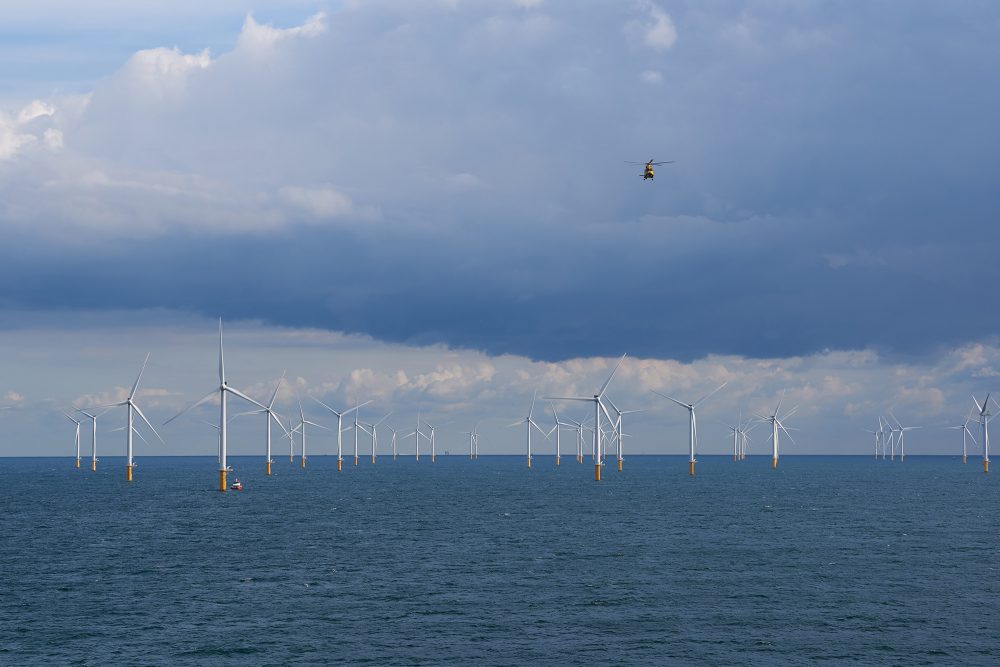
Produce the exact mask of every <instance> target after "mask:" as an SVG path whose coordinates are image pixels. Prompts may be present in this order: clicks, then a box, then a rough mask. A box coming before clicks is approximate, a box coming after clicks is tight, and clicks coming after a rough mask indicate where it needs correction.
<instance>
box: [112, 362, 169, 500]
mask: <svg viewBox="0 0 1000 667" xmlns="http://www.w3.org/2000/svg"><path fill="white" fill-rule="evenodd" d="M147 363H149V354H148V353H147V354H146V359H145V361H143V362H142V368H140V369H139V375H137V376H136V378H135V382H134V383H133V384H132V390H131V391H130V392H129V393H128V398H126V399H125V400H124V401H122V402H121V403H112V404H111V405H105V406H102V407H105V408H108V409H111V408H119V407H124V408H125V409H126V412H127V415H128V417H127V421H126V425H125V431H126V436H125V480H126V481H129V482H131V481H132V469H133V468H134V467H135V460H134V458H133V456H132V452H133V447H132V444H133V438H132V436H133V434H134V433H136V432H137V431H136V428H135V415H139V417H140V418H141V419H142V421H144V422H146V426H148V427H149V430H151V431H152V432H153V434H154V435H155V436H156V437H157V439H158V440H159V441H160V442H163V438H161V437H160V434H159V433H157V432H156V429H155V428H153V425H152V424H150V423H149V420H148V419H146V415H144V414H143V413H142V410H140V409H139V406H138V405H136V403H135V392H136V390H137V389H138V388H139V380H141V379H142V373H143V371H145V370H146V364H147ZM140 437H141V436H140Z"/></svg>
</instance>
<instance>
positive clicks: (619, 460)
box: [618, 459, 622, 472]
mask: <svg viewBox="0 0 1000 667" xmlns="http://www.w3.org/2000/svg"><path fill="white" fill-rule="evenodd" d="M621 471H622V460H621V459H618V472H621Z"/></svg>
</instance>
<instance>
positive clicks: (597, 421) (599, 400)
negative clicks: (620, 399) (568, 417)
mask: <svg viewBox="0 0 1000 667" xmlns="http://www.w3.org/2000/svg"><path fill="white" fill-rule="evenodd" d="M627 356H628V354H623V355H622V358H621V359H619V360H618V364H617V365H616V366H615V369H614V370H613V371H611V375H609V376H608V379H607V380H605V382H604V384H603V385H601V388H600V390H599V391H598V392H597V393H596V394H594V397H593V398H585V397H582V396H547V397H546V398H547V400H552V401H587V402H593V403H594V481H596V482H600V481H601V466H602V465H604V452H603V451H602V449H601V414H602V413H603V414H604V416H605V417H607V418H608V421H609V422H611V421H613V420H612V419H611V415H610V414H608V409H607V408H605V407H604V401H603V399H604V394H605V393H606V392H607V391H608V386H609V385H610V384H611V380H613V379H614V377H615V373H617V372H618V369H619V368H621V366H622V363H624V361H625V357H627Z"/></svg>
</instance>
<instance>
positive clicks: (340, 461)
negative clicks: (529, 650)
mask: <svg viewBox="0 0 1000 667" xmlns="http://www.w3.org/2000/svg"><path fill="white" fill-rule="evenodd" d="M343 469H344V459H337V472H340V471H342V470H343Z"/></svg>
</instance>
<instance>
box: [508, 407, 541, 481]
mask: <svg viewBox="0 0 1000 667" xmlns="http://www.w3.org/2000/svg"><path fill="white" fill-rule="evenodd" d="M537 397H538V392H537V391H536V392H535V393H534V394H533V395H532V396H531V407H530V408H528V416H527V417H525V418H524V419H521V420H519V421H516V422H514V423H513V424H507V428H513V427H514V426H520V425H521V424H524V426H525V429H526V435H527V437H528V440H527V442H528V467H529V468H530V467H531V427H532V426H534V427H535V428H536V429H538V432H539V433H541V434H542V435H544V436H546V437H548V435H547V434H546V433H545V431H543V430H542V428H541V427H540V426H539V425H538V424H536V423H535V420H534V419H532V418H531V413H532V412H534V411H535V399H536V398H537Z"/></svg>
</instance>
